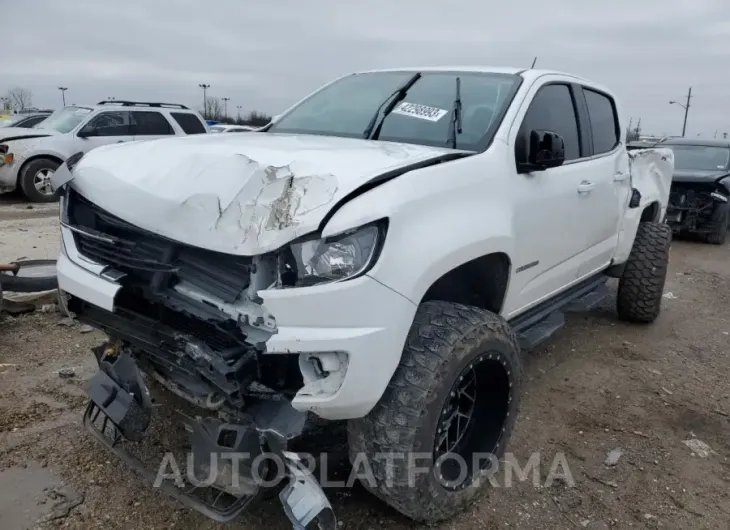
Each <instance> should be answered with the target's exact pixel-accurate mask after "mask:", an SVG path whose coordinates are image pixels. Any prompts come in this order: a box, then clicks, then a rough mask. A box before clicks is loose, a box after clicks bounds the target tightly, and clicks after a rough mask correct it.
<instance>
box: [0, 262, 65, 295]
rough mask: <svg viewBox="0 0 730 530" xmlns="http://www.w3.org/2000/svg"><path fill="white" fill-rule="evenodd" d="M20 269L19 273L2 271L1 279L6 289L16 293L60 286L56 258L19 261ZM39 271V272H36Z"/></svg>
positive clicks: (34, 291) (33, 291)
mask: <svg viewBox="0 0 730 530" xmlns="http://www.w3.org/2000/svg"><path fill="white" fill-rule="evenodd" d="M17 264H18V265H20V270H19V271H18V274H17V275H14V274H13V273H11V272H0V281H1V282H2V284H3V287H4V289H5V290H6V291H9V292H10V291H12V292H14V293H39V292H42V291H51V290H53V289H57V288H58V279H57V278H56V272H55V271H56V260H53V259H29V260H25V261H19V262H17ZM36 271H37V272H36Z"/></svg>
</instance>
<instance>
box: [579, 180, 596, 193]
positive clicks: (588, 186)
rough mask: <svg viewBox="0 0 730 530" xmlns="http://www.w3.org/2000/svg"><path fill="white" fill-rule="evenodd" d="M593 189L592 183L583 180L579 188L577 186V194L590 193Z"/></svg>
mask: <svg viewBox="0 0 730 530" xmlns="http://www.w3.org/2000/svg"><path fill="white" fill-rule="evenodd" d="M595 187H596V185H595V184H594V183H593V182H588V181H587V180H584V181H583V182H581V183H580V186H578V193H590V192H591V191H592V190H593V188H595Z"/></svg>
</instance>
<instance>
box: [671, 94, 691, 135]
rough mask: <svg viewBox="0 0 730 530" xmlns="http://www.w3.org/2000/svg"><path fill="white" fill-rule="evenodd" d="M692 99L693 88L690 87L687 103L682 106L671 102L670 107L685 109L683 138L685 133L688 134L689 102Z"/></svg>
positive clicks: (676, 102) (677, 102)
mask: <svg viewBox="0 0 730 530" xmlns="http://www.w3.org/2000/svg"><path fill="white" fill-rule="evenodd" d="M690 99H692V87H689V91H688V92H687V103H686V104H684V105H683V104H682V103H680V102H679V101H670V102H669V104H670V105H679V106H680V107H682V108H683V109H684V124H683V125H682V138H684V133H686V132H687V115H688V114H689V100H690Z"/></svg>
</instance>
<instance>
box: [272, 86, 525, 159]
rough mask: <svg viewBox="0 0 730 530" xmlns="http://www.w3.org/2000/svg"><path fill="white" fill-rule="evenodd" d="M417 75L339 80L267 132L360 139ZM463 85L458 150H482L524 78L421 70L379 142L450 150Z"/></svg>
mask: <svg viewBox="0 0 730 530" xmlns="http://www.w3.org/2000/svg"><path fill="white" fill-rule="evenodd" d="M415 74H416V72H373V73H365V74H355V75H351V76H348V77H345V78H342V79H340V80H339V81H336V82H335V83H333V84H331V85H329V86H327V87H325V88H324V89H322V90H321V91H319V92H317V93H315V94H314V95H313V96H311V97H310V98H308V99H306V100H305V101H304V102H302V103H301V104H300V105H299V106H297V107H296V108H294V109H293V110H292V111H291V112H289V113H288V114H286V115H284V116H282V117H281V118H280V119H279V120H278V121H277V122H276V123H275V124H274V125H272V126H271V128H270V129H269V132H272V133H279V132H282V133H304V134H322V135H328V136H345V137H349V138H362V137H363V133H364V132H365V131H366V129H367V127H368V124H369V123H370V121H371V119H372V117H373V116H374V115H375V113H376V112H377V111H378V107H380V106H381V105H383V103H384V102H389V101H390V98H391V97H392V95H393V93H394V92H395V91H396V90H397V89H398V88H400V87H401V86H403V85H404V84H405V83H406V82H407V81H408V80H409V79H411V78H412V77H413V76H414V75H415ZM457 79H459V81H460V83H459V84H460V97H461V106H462V130H461V133H460V134H457V138H456V146H457V148H459V149H465V150H470V151H476V150H479V149H480V148H483V146H484V144H485V143H486V142H487V141H488V139H489V138H488V135H489V134H493V133H494V130H493V129H492V128H491V126H493V125H497V121H498V120H499V119H500V117H501V115H502V113H503V110H504V107H505V106H506V105H508V104H509V101H510V98H511V95H512V94H513V92H514V89H515V87H516V86H517V85H518V84H519V82H520V78H519V77H518V76H515V75H509V74H496V73H472V72H469V73H467V72H423V74H422V76H421V77H420V79H418V80H417V81H415V83H414V84H413V85H412V86H411V87H410V89H409V90H408V91H407V94H406V96H405V98H404V99H403V100H402V101H400V102H399V103H398V104H397V105H396V106H395V108H394V109H393V111H392V112H391V113H390V114H389V115H388V116H387V117H386V118H385V120H384V122H383V126H382V128H381V131H380V135H379V139H380V140H388V141H394V142H404V143H413V144H421V145H432V146H440V147H447V146H449V145H450V143H449V133H450V121H451V112H452V109H453V108H454V102H455V99H456V96H457Z"/></svg>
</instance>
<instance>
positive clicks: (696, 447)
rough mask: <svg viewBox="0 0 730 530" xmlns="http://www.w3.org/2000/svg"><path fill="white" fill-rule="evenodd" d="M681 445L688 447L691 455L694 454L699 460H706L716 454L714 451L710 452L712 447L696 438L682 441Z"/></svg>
mask: <svg viewBox="0 0 730 530" xmlns="http://www.w3.org/2000/svg"><path fill="white" fill-rule="evenodd" d="M682 443H683V444H684V445H686V446H687V447H689V448H690V449H691V450H692V453H693V454H696V455H697V456H699V457H700V458H708V457H709V456H710V455H712V454H717V453H716V452H715V451H713V450H712V447H710V446H709V445H707V444H706V443H705V442H703V441H702V440H700V439H698V438H691V439H689V440H682Z"/></svg>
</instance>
